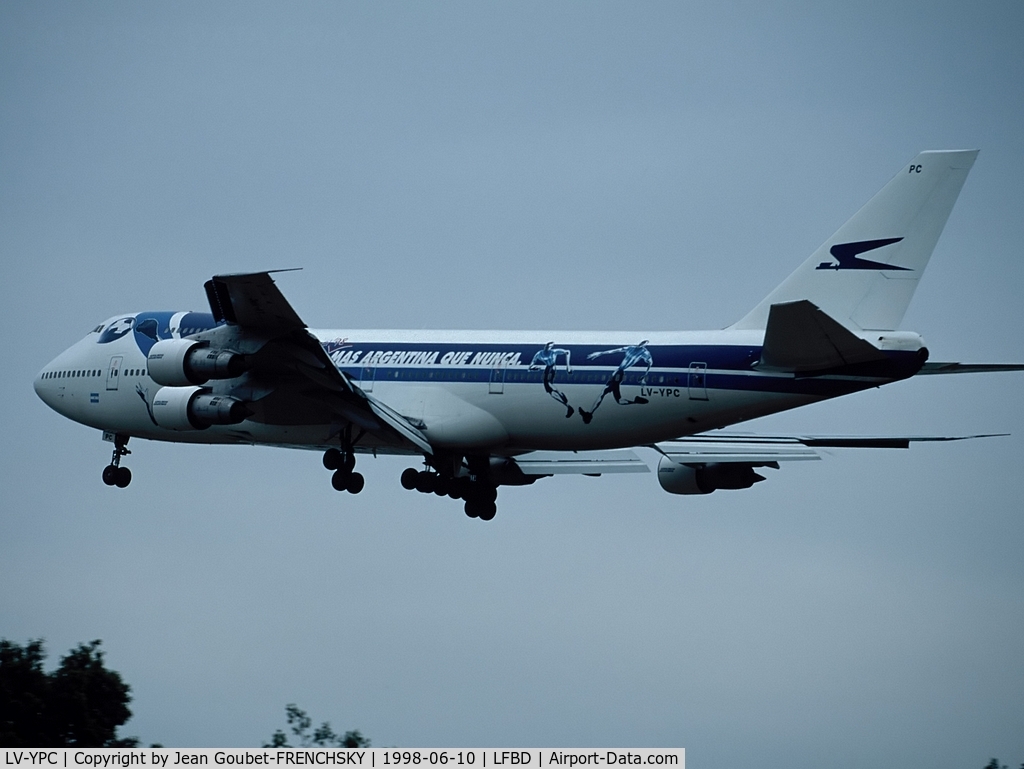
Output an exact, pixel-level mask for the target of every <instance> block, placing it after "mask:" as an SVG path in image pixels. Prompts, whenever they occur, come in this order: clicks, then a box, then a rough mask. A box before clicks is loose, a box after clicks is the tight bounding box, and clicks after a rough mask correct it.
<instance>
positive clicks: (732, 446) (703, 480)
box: [649, 433, 994, 494]
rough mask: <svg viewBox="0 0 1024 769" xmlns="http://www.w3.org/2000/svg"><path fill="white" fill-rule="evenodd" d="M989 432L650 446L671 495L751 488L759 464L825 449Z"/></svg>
mask: <svg viewBox="0 0 1024 769" xmlns="http://www.w3.org/2000/svg"><path fill="white" fill-rule="evenodd" d="M989 437H994V436H989V435H965V436H939V435H895V436H849V435H745V434H730V433H716V434H714V435H695V436H692V437H687V438H680V439H678V440H673V441H664V442H662V443H658V444H657V445H653V446H650V447H649V448H653V449H654V450H655V451H657V452H658V453H660V454H661V455H662V456H661V460H660V462H659V463H658V482H659V483H660V484H661V487H662V488H663V489H665V491H668V492H670V493H672V494H710V493H711V492H712V491H715V490H716V489H749V488H750V487H751V486H753V485H754V484H755V483H759V482H760V481H763V480H765V477H764V476H763V475H759V474H758V473H757V472H755V468H758V469H760V468H764V467H771V468H773V469H775V470H778V469H779V462H783V461H792V460H815V459H821V454H822V449H829V448H844V449H847V448H873V449H906V448H909V447H910V444H912V443H916V442H925V441H962V440H968V439H970V438H989Z"/></svg>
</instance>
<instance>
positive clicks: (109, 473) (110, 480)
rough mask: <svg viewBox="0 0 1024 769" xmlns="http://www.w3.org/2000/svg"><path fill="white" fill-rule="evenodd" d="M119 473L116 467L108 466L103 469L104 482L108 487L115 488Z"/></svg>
mask: <svg viewBox="0 0 1024 769" xmlns="http://www.w3.org/2000/svg"><path fill="white" fill-rule="evenodd" d="M117 471H118V468H117V467H115V466H114V465H107V466H106V467H104V468H103V482H104V483H105V484H107V485H108V486H113V485H114V484H115V483H117Z"/></svg>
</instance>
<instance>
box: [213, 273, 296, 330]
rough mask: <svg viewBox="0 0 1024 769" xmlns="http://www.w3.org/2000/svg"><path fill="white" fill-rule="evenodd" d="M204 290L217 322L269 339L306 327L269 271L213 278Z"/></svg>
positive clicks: (215, 276)
mask: <svg viewBox="0 0 1024 769" xmlns="http://www.w3.org/2000/svg"><path fill="white" fill-rule="evenodd" d="M277 272H283V270H277ZM204 288H205V289H206V298H207V299H208V300H209V302H210V310H211V311H212V312H213V315H214V317H215V318H217V319H218V320H225V321H227V322H228V323H231V324H234V325H238V326H243V327H245V328H247V329H249V330H252V331H258V332H261V333H263V334H266V335H268V336H277V335H278V334H284V333H287V332H289V331H294V330H296V329H305V328H306V324H305V323H303V322H302V318H300V317H299V315H298V313H296V312H295V310H294V309H292V306H291V305H290V304H289V303H288V300H287V299H285V298H284V294H282V293H281V290H280V289H279V288H278V287H277V285H276V284H275V283H274V279H273V278H271V277H270V273H269V272H251V273H240V274H236V275H214V276H213V278H212V279H210V280H208V281H207V282H206V284H205V285H204Z"/></svg>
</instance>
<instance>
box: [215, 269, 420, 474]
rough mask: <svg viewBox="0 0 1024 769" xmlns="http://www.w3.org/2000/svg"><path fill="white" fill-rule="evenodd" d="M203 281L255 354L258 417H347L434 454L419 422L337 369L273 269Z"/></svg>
mask: <svg viewBox="0 0 1024 769" xmlns="http://www.w3.org/2000/svg"><path fill="white" fill-rule="evenodd" d="M204 288H205V289H206V296H207V299H208V300H209V302H210V309H211V310H212V312H213V315H214V318H215V319H216V320H218V321H223V322H224V323H226V328H227V329H228V331H227V336H228V337H229V340H230V342H231V343H232V344H233V345H234V346H235V347H238V348H240V351H241V352H243V353H245V354H246V355H247V356H248V357H249V358H250V359H251V363H252V368H251V377H252V378H253V379H254V380H255V381H254V382H253V384H252V385H251V386H250V390H251V391H252V393H253V395H254V396H256V397H253V398H251V399H250V400H251V403H252V405H253V407H254V408H255V409H256V414H255V418H257V419H262V420H264V421H268V422H277V423H296V424H304V423H308V424H314V423H318V422H319V423H331V422H336V423H339V426H341V425H344V424H347V425H351V426H354V427H356V428H358V429H360V430H362V431H364V433H370V434H371V435H373V437H374V438H375V439H376V442H378V443H382V444H387V445H390V446H395V447H399V448H406V449H413V450H415V451H423V452H426V453H427V454H432V453H433V450H432V448H431V446H430V443H429V442H428V441H427V439H426V437H425V436H424V435H423V433H422V432H421V431H420V430H419V429H417V428H416V427H414V426H413V425H412V424H411V423H410V422H409V421H408V420H406V419H405V418H404V417H402V415H400V414H398V413H397V412H395V411H394V410H393V409H391V408H390V407H388V406H387V405H386V404H384V403H382V402H381V401H379V400H377V399H375V398H373V397H371V396H370V395H369V394H367V393H365V392H363V391H362V390H361V389H360V388H359V387H358V386H356V385H355V384H353V383H352V382H351V381H349V379H348V378H347V377H346V376H344V375H343V374H342V373H341V372H340V371H338V369H337V367H335V365H334V364H333V363H332V362H331V360H330V358H328V357H327V353H326V352H325V351H324V349H323V347H321V346H320V342H319V341H318V340H317V339H316V338H315V337H314V336H313V335H312V334H310V333H309V332H308V331H307V330H306V324H305V323H303V322H302V319H301V318H300V317H299V316H298V314H297V313H296V312H295V310H294V309H292V306H291V305H290V304H289V303H288V300H287V299H285V298H284V294H282V293H281V291H280V289H278V287H277V285H276V284H275V283H274V280H273V278H271V277H270V273H269V272H256V273H244V274H238V275H215V276H214V277H213V278H212V279H211V280H209V281H207V282H206V284H205V286H204ZM339 429H340V427H339Z"/></svg>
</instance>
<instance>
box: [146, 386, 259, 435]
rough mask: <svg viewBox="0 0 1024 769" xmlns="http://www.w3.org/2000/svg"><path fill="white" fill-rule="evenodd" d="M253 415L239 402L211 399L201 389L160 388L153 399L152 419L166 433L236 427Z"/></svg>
mask: <svg viewBox="0 0 1024 769" xmlns="http://www.w3.org/2000/svg"><path fill="white" fill-rule="evenodd" d="M251 413H252V412H251V411H250V410H249V409H248V407H247V406H246V405H245V404H244V403H243V402H242V401H240V400H238V398H232V397H231V396H230V395H214V394H213V393H211V392H209V391H208V390H205V389H203V388H202V387H196V386H194V385H193V386H192V387H161V388H160V389H159V390H157V391H156V395H155V396H154V397H153V419H154V420H156V423H157V424H158V425H160V427H165V428H167V429H168V430H205V429H206V428H207V427H210V426H211V425H237V424H238V423H239V422H244V421H245V418H246V417H247V416H249V415H250V414H251Z"/></svg>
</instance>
